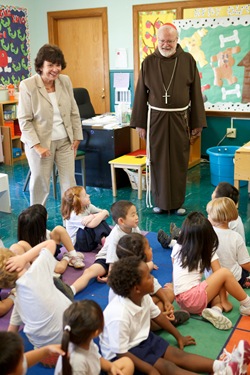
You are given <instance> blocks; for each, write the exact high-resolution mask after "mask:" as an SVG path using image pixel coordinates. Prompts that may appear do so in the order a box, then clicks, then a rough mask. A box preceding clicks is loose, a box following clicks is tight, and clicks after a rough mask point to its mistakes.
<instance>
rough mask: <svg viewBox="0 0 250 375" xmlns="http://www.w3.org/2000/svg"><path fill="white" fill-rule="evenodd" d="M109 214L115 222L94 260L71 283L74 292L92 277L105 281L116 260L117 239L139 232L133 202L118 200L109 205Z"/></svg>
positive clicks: (86, 283)
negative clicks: (111, 265) (110, 267)
mask: <svg viewBox="0 0 250 375" xmlns="http://www.w3.org/2000/svg"><path fill="white" fill-rule="evenodd" d="M111 215H112V218H113V220H114V222H115V223H116V225H115V226H114V228H113V229H112V231H111V233H110V235H109V236H108V237H107V238H106V241H105V244H104V246H103V247H102V249H101V250H100V251H99V252H98V254H97V255H96V259H95V262H94V263H93V264H92V265H91V266H90V267H89V268H87V269H86V270H84V272H83V274H82V276H80V277H79V278H78V279H77V280H76V281H75V282H74V283H73V284H72V285H71V288H72V291H73V293H74V294H76V293H78V292H80V291H81V290H83V289H84V288H86V286H87V285H88V283H89V281H90V280H91V279H93V278H94V277H97V280H98V281H100V282H106V279H107V275H108V272H109V266H110V264H112V263H114V261H116V260H117V259H118V258H117V255H116V247H117V243H118V241H119V239H120V238H121V237H122V236H124V235H125V234H129V233H140V229H139V228H138V215H137V212H136V207H135V206H134V204H133V203H131V202H129V201H126V200H120V201H117V202H115V203H113V205H112V206H111Z"/></svg>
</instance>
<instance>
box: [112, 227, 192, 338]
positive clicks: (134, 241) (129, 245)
mask: <svg viewBox="0 0 250 375" xmlns="http://www.w3.org/2000/svg"><path fill="white" fill-rule="evenodd" d="M116 254H117V257H118V258H119V259H122V258H126V257H129V256H134V255H136V256H138V257H139V258H141V259H142V260H144V261H145V262H152V259H153V255H152V248H151V247H150V245H149V242H148V240H147V238H146V237H144V236H143V235H142V234H139V233H131V234H126V235H125V236H123V237H122V238H120V240H119V242H118V245H117V249H116ZM113 296H114V292H113V291H112V289H110V292H109V302H110V301H111V299H112V298H113ZM151 297H152V299H153V301H154V303H155V304H156V305H157V306H158V307H159V309H160V310H161V311H162V312H163V314H164V315H165V316H166V317H167V318H168V319H169V320H170V322H171V323H172V324H173V325H174V326H178V325H179V324H182V323H184V322H186V321H187V320H188V319H189V317H190V315H189V313H188V312H187V311H185V310H179V311H174V306H173V305H172V302H173V301H174V298H175V295H174V293H173V290H172V289H170V288H162V286H161V285H160V284H159V282H158V280H157V279H156V278H155V277H154V291H153V293H152V294H151ZM158 329H160V327H159V326H157V325H156V324H155V323H154V322H153V321H152V322H151V330H153V331H155V330H158Z"/></svg>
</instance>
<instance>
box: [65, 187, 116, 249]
mask: <svg viewBox="0 0 250 375" xmlns="http://www.w3.org/2000/svg"><path fill="white" fill-rule="evenodd" d="M61 212H62V216H63V219H64V220H65V222H66V230H67V232H68V234H69V236H70V238H71V240H72V242H73V245H74V246H75V249H76V250H78V251H85V252H88V251H92V250H94V249H96V248H97V246H98V245H100V244H101V245H103V244H104V242H105V238H106V237H107V236H108V235H109V233H110V232H111V229H110V227H109V225H108V224H107V223H106V221H105V219H107V217H108V216H109V212H108V211H107V210H103V209H101V208H98V207H95V206H94V205H93V204H92V203H91V202H90V196H89V194H87V192H86V190H85V189H84V187H83V186H73V187H71V188H69V189H67V190H66V191H65V192H64V194H63V197H62V205H61Z"/></svg>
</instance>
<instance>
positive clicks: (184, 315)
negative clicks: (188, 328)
mask: <svg viewBox="0 0 250 375" xmlns="http://www.w3.org/2000/svg"><path fill="white" fill-rule="evenodd" d="M174 317H175V319H174V320H170V323H172V324H173V325H174V326H175V327H177V326H179V325H180V324H183V323H185V322H186V321H187V320H188V319H189V318H190V314H189V312H188V311H186V310H177V311H174Z"/></svg>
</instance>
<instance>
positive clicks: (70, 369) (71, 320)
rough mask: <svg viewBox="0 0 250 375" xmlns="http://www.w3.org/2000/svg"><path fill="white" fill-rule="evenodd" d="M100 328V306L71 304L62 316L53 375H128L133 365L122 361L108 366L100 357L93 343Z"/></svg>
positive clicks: (88, 301) (88, 302)
mask: <svg viewBox="0 0 250 375" xmlns="http://www.w3.org/2000/svg"><path fill="white" fill-rule="evenodd" d="M103 326H104V320H103V313H102V309H101V308H100V306H99V305H98V304H97V303H96V302H95V301H92V300H83V301H77V302H74V303H73V304H72V305H71V306H69V307H68V308H67V310H65V312H64V314H63V338H62V349H63V351H64V352H65V353H66V354H65V355H64V356H63V357H59V359H58V362H57V365H56V368H55V375H68V374H81V375H99V374H100V372H101V370H103V371H105V372H107V373H109V374H112V375H132V374H133V373H134V365H133V362H132V361H131V360H130V359H129V358H126V357H122V358H120V359H118V360H117V361H114V362H110V361H107V360H106V359H104V358H103V357H101V355H100V353H99V349H98V346H97V345H96V344H95V343H94V341H93V339H94V338H96V337H97V336H99V334H100V333H101V332H102V330H103Z"/></svg>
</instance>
